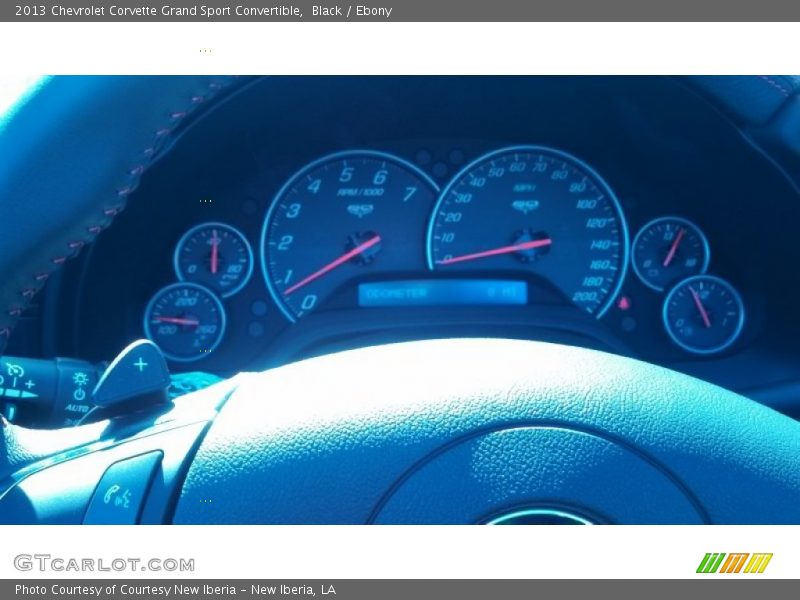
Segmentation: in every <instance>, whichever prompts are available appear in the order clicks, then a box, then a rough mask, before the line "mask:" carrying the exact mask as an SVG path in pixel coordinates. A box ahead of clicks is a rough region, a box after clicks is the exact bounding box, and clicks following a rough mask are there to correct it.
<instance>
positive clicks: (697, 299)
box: [689, 287, 711, 327]
mask: <svg viewBox="0 0 800 600" xmlns="http://www.w3.org/2000/svg"><path fill="white" fill-rule="evenodd" d="M689 291H690V292H691V293H692V298H694V305H695V306H696V307H697V312H699V313H700V316H701V317H702V318H703V324H704V325H705V326H706V327H711V319H709V318H708V311H707V310H706V307H705V306H703V302H702V301H701V300H700V294H698V293H697V292H696V291H694V288H692V287H690V288H689Z"/></svg>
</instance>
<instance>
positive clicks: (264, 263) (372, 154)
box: [258, 149, 440, 323]
mask: <svg viewBox="0 0 800 600" xmlns="http://www.w3.org/2000/svg"><path fill="white" fill-rule="evenodd" d="M349 158H379V159H383V160H389V161H392V162H394V163H397V164H398V165H400V166H402V167H404V168H406V169H408V170H409V171H410V172H412V173H413V174H414V175H416V176H418V177H419V178H420V179H421V180H422V181H424V182H425V183H427V184H428V185H429V186H430V187H431V189H432V190H433V193H434V195H435V196H436V197H437V198H438V195H439V193H440V189H439V186H438V185H437V184H436V182H435V181H434V180H433V178H432V177H431V176H430V175H428V174H427V173H426V172H425V171H423V170H422V169H421V168H420V167H418V166H417V165H415V164H414V163H412V162H410V161H408V160H406V159H404V158H402V157H400V156H397V155H396V154H392V153H390V152H384V151H382V150H365V149H354V150H341V151H338V152H332V153H330V154H326V155H324V156H321V157H320V158H317V159H315V160H312V161H311V162H309V163H307V164H305V165H304V166H303V167H301V168H300V169H298V170H297V171H295V172H294V173H293V174H292V175H291V177H289V178H288V179H287V180H286V181H285V182H284V184H283V185H282V186H281V187H280V189H278V191H277V192H276V193H275V195H274V196H273V197H272V200H271V201H270V204H269V208H268V209H267V214H266V215H265V216H264V221H263V223H262V225H261V236H260V238H259V248H258V258H259V263H260V266H261V275H262V277H263V279H264V283H265V284H266V286H267V290H268V291H269V294H270V296H271V297H272V301H273V302H274V303H275V305H276V306H277V307H278V308H279V309H280V311H281V313H282V314H283V316H284V317H286V319H287V320H288V321H289V322H290V323H296V322H297V320H298V318H300V317H297V316H296V315H294V314H292V312H291V311H290V310H289V308H288V307H287V306H286V303H285V302H284V301H283V300H282V299H281V295H280V291H279V290H278V289H276V288H275V284H274V282H273V281H272V277H270V274H269V263H268V260H267V240H268V238H269V225H270V223H271V222H272V217H273V214H274V213H275V210H276V208H277V206H278V201H279V200H280V198H282V197H283V195H284V194H285V193H286V191H287V190H288V189H290V188H291V187H292V185H294V184H295V182H296V181H297V180H298V179H300V178H301V177H303V176H304V175H306V174H307V173H308V172H310V171H313V170H314V169H316V168H317V167H319V166H321V165H324V164H326V163H329V162H333V161H337V160H347V159H349ZM424 242H425V240H424V239H423V240H422V243H424Z"/></svg>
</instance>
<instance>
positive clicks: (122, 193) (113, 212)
mask: <svg viewBox="0 0 800 600" xmlns="http://www.w3.org/2000/svg"><path fill="white" fill-rule="evenodd" d="M233 79H235V78H232V79H231V81H233ZM225 85H227V83H226V84H225ZM225 85H223V84H221V83H219V82H217V81H211V82H209V83H208V84H207V86H208V89H209V90H211V94H209V95H208V96H204V95H199V94H198V95H194V96H192V97H191V98H190V104H192V105H198V104H201V103H203V102H205V101H206V100H207V99H209V98H210V97H211V96H213V95H214V94H215V93H216V92H217V91H219V90H221V89H223V88H224V87H225ZM192 108H194V107H192ZM192 108H190V109H189V110H178V111H174V112H170V113H168V114H169V118H170V119H171V120H172V121H173V122H172V123H171V124H170V126H167V127H162V128H160V129H157V130H156V131H155V137H156V139H157V140H161V139H164V138H165V137H166V136H167V135H169V134H170V133H172V131H173V130H174V128H175V127H176V126H177V123H178V122H180V121H181V120H182V119H184V118H186V117H187V116H188V115H189V114H190V112H191V110H192ZM157 147H158V145H152V146H148V147H146V148H145V149H144V151H143V155H144V157H145V158H146V159H148V160H149V159H151V158H152V157H153V156H154V155H155V154H156V151H157ZM146 169H147V165H146V164H145V163H140V164H137V165H135V166H134V167H132V168H131V169H130V170H129V171H128V176H129V177H131V178H132V181H131V182H130V183H129V184H128V185H127V186H126V187H124V188H122V189H119V190H117V197H118V198H120V199H122V200H127V197H128V196H129V195H130V194H131V193H132V192H133V191H134V190H135V189H136V186H137V184H138V180H139V178H140V177H141V176H142V174H144V172H145V170H146ZM124 208H125V206H124V204H121V205H116V206H113V207H111V208H106V209H103V216H104V217H109V218H112V219H113V218H114V217H116V216H117V215H118V214H119V213H121V212H122V210H123V209H124ZM107 226H108V223H95V224H92V225H89V226H88V227H87V228H86V231H87V232H88V233H89V234H90V236H91V238H90V239H88V240H74V241H71V242H68V243H67V247H68V248H69V249H70V250H73V252H72V253H71V254H69V255H61V256H54V257H52V258H51V259H50V262H51V263H52V264H53V265H54V268H57V267H58V266H60V265H62V264H64V263H65V262H66V261H67V259H69V258H71V257H73V256H77V254H78V253H79V252H80V250H81V248H82V247H83V246H85V245H86V244H87V243H89V242H92V241H93V240H94V238H95V237H96V236H97V235H98V234H99V233H101V232H102V231H103V230H104V229H105V228H106V227H107ZM49 277H50V273H47V272H39V273H36V274H35V275H33V276H32V278H33V280H34V281H36V282H40V283H41V282H44V281H46V280H47V279H48V278H49ZM39 289H41V285H40V286H38V287H26V288H23V289H22V290H21V291H20V295H21V296H22V297H23V298H25V299H26V300H30V299H31V298H32V297H33V296H34V295H36V292H37V291H39ZM23 309H24V307H19V306H13V307H11V308H9V309H8V310H7V312H8V315H9V316H10V317H11V318H12V319H16V318H17V317H19V316H20V315H21V314H22V311H23ZM12 328H13V326H12V325H8V326H6V327H3V328H2V329H0V336H2V337H5V338H6V339H7V338H9V337H11V332H12ZM1 350H2V347H1V346H0V351H1Z"/></svg>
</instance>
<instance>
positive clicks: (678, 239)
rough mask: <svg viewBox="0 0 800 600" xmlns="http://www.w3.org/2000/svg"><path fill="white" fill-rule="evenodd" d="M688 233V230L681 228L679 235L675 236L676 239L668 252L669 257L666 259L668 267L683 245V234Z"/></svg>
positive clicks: (665, 262) (665, 263)
mask: <svg viewBox="0 0 800 600" xmlns="http://www.w3.org/2000/svg"><path fill="white" fill-rule="evenodd" d="M685 234H686V230H685V229H683V228H681V229H679V230H678V235H676V236H675V241H673V242H672V245H671V246H670V247H669V252H668V253H667V257H666V258H665V259H664V263H663V264H664V266H665V267H668V266H669V263H671V262H672V259H673V258H675V253H676V252H677V251H678V246H680V245H681V240H682V239H683V236H684V235H685Z"/></svg>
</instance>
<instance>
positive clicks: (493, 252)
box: [436, 238, 553, 265]
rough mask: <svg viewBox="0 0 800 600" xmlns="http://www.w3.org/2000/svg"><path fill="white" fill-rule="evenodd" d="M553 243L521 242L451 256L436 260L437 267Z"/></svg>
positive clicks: (545, 240) (546, 241)
mask: <svg viewBox="0 0 800 600" xmlns="http://www.w3.org/2000/svg"><path fill="white" fill-rule="evenodd" d="M552 243H553V240H551V239H550V238H545V239H542V240H532V241H530V242H522V243H521V244H513V245H511V246H501V247H500V248H493V249H491V250H483V251H482V252H474V253H472V254H462V255H461V256H451V257H450V258H445V259H443V260H437V261H436V264H437V265H452V264H453V263H459V262H464V261H468V260H476V259H478V258H486V257H487V256H497V255H499V254H510V253H512V252H519V251H520V250H532V249H533V248H542V247H543V246H549V245H550V244H552Z"/></svg>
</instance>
